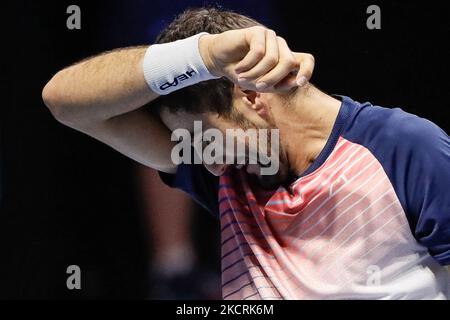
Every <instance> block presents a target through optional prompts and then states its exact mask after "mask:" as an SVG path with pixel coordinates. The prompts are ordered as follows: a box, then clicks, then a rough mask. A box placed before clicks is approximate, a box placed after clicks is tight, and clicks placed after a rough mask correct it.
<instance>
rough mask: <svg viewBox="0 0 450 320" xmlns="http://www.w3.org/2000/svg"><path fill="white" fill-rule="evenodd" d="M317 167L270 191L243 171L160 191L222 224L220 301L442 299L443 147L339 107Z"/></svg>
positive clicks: (448, 212) (398, 115) (421, 122)
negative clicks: (189, 200)
mask: <svg viewBox="0 0 450 320" xmlns="http://www.w3.org/2000/svg"><path fill="white" fill-rule="evenodd" d="M341 99H342V105H341V109H340V111H339V115H338V117H337V120H336V123H335V125H334V127H333V130H332V133H331V135H330V137H329V139H328V141H327V144H326V146H325V148H324V149H323V150H322V152H321V153H320V155H319V156H318V158H317V159H316V161H315V162H314V163H313V164H312V165H311V166H310V168H309V169H308V170H307V171H306V172H305V173H304V174H303V175H302V176H301V177H298V179H297V180H295V181H293V182H292V183H290V184H289V185H288V186H280V187H279V188H278V189H277V190H275V191H271V192H268V191H264V190H262V189H260V188H258V186H256V185H253V184H252V182H251V181H250V179H249V177H248V175H247V173H246V172H245V171H244V170H236V169H233V170H228V171H227V172H226V173H225V174H224V175H222V176H221V177H219V178H218V177H213V176H212V175H210V174H209V173H208V172H206V170H204V169H203V167H201V166H198V165H181V166H179V168H178V171H177V173H176V175H164V174H162V178H163V181H165V182H166V183H168V184H169V185H171V186H174V187H178V188H180V189H182V190H184V191H186V192H188V193H189V194H190V195H191V196H192V197H193V198H194V199H195V200H197V201H198V202H199V203H200V204H202V205H203V206H204V207H205V208H207V209H208V210H209V211H211V212H212V213H214V214H216V215H217V216H218V217H219V218H220V223H221V239H222V240H221V242H222V243H221V246H222V293H223V298H224V299H243V300H247V299H264V300H269V299H447V298H448V297H449V289H450V277H449V273H448V272H447V271H446V270H445V268H444V267H443V265H448V264H449V263H450V196H448V194H449V193H448V192H449V191H448V190H450V139H449V137H448V135H447V134H446V133H445V132H444V131H443V130H441V129H440V128H438V127H437V126H436V125H434V124H433V123H431V122H429V121H427V120H425V119H422V118H419V117H417V116H414V115H411V114H409V113H406V112H404V111H402V110H401V109H387V108H382V107H378V106H373V105H371V104H370V103H365V104H360V103H357V102H355V101H353V100H352V99H350V98H348V97H342V98H341Z"/></svg>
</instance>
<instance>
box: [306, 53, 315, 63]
mask: <svg viewBox="0 0 450 320" xmlns="http://www.w3.org/2000/svg"><path fill="white" fill-rule="evenodd" d="M306 57H307V58H308V59H309V60H311V62H312V63H314V62H315V61H316V58H314V56H313V55H312V54H310V53H307V54H306Z"/></svg>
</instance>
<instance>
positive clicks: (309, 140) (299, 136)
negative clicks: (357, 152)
mask: <svg viewBox="0 0 450 320" xmlns="http://www.w3.org/2000/svg"><path fill="white" fill-rule="evenodd" d="M340 106H341V102H340V101H338V100H337V99H335V98H333V97H331V96H329V95H327V94H325V93H323V92H321V91H320V90H319V89H317V88H315V87H314V86H312V85H308V86H307V87H305V88H302V89H297V91H296V92H295V93H293V96H292V97H291V99H290V102H289V103H288V105H283V106H280V107H281V108H283V112H276V113H274V114H277V115H278V116H277V119H275V122H276V126H277V127H278V128H279V129H280V141H281V148H280V149H281V150H280V152H281V156H282V158H284V159H285V160H286V161H287V162H288V164H289V168H290V171H291V173H292V174H295V175H301V174H302V173H303V172H304V171H305V170H306V169H307V168H308V167H309V166H310V165H311V163H312V162H314V160H316V158H317V157H318V155H319V154H320V152H321V151H322V149H323V148H324V147H325V144H326V143H327V141H328V138H329V137H330V134H331V131H332V129H333V126H334V123H335V121H336V118H337V115H338V113H339V110H340Z"/></svg>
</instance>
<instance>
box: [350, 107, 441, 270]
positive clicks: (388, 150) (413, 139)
mask: <svg viewBox="0 0 450 320" xmlns="http://www.w3.org/2000/svg"><path fill="white" fill-rule="evenodd" d="M356 109H358V111H357V113H358V115H356V116H355V117H354V118H353V121H352V123H351V125H350V128H348V130H347V136H348V139H349V140H352V141H354V142H357V143H359V144H362V145H364V146H365V147H366V148H368V149H369V150H370V151H371V152H372V153H373V154H374V155H375V157H376V158H377V159H378V161H380V163H381V164H382V166H383V168H384V170H385V171H386V173H387V175H388V177H389V179H390V181H391V183H392V185H393V186H394V189H395V191H396V194H397V196H398V198H399V200H400V202H401V204H402V206H403V209H404V210H405V213H406V215H407V218H408V221H409V224H410V227H411V230H412V232H413V235H414V237H415V238H416V240H417V241H418V242H419V243H421V244H422V245H424V246H426V247H427V248H428V251H429V252H430V254H431V255H432V256H433V257H434V258H435V259H436V260H437V261H438V262H439V263H440V264H442V265H449V264H450V138H449V136H448V135H447V134H446V133H445V132H444V131H443V130H442V129H441V128H439V127H438V126H437V125H435V124H434V123H432V122H430V121H428V120H426V119H423V118H420V117H418V116H415V115H412V114H409V113H407V112H404V111H403V110H401V109H398V108H397V109H387V108H381V107H376V106H371V105H367V104H366V105H359V107H357V108H356Z"/></svg>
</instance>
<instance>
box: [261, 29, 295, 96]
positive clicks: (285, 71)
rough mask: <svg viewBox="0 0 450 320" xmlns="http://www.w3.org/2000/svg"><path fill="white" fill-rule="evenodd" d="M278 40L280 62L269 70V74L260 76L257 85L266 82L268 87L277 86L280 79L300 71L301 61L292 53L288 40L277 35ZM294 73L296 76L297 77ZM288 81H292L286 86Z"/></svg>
mask: <svg viewBox="0 0 450 320" xmlns="http://www.w3.org/2000/svg"><path fill="white" fill-rule="evenodd" d="M277 41H278V48H279V55H280V59H279V62H278V64H277V65H276V67H275V68H273V69H272V70H271V71H269V72H268V73H267V74H265V75H264V76H263V77H261V78H259V79H258V81H257V86H258V87H261V86H260V85H258V84H260V83H263V84H265V86H266V87H267V88H271V87H275V85H277V84H278V83H279V82H280V81H282V80H283V79H285V78H286V77H288V76H290V78H291V77H292V75H291V73H292V72H293V71H298V68H299V63H298V61H297V60H296V59H295V57H294V55H293V54H292V52H291V50H290V49H289V47H288V45H287V43H286V41H285V40H284V39H283V38H280V37H277ZM296 74H297V72H296V73H295V75H296ZM295 75H294V77H295ZM288 83H291V82H285V83H284V86H286V85H287V84H288ZM293 86H297V84H296V83H295V81H294V83H293Z"/></svg>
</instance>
